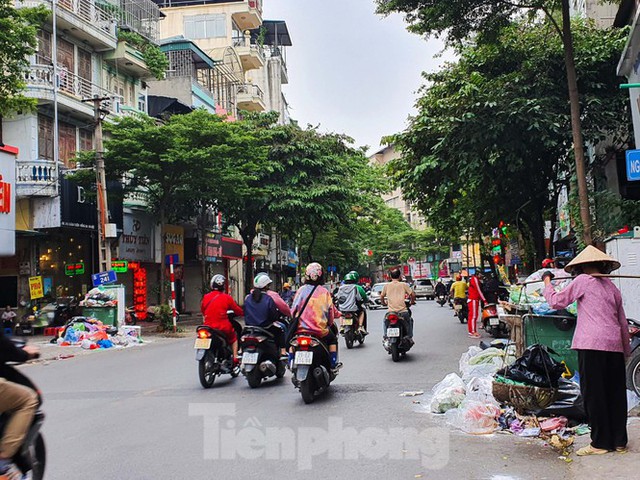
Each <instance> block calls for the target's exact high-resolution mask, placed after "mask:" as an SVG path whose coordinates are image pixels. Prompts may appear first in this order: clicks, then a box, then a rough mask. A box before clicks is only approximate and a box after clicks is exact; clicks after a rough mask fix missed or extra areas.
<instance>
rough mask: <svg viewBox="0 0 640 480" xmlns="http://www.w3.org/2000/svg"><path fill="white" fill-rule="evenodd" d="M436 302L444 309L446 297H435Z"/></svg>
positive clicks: (442, 295)
mask: <svg viewBox="0 0 640 480" xmlns="http://www.w3.org/2000/svg"><path fill="white" fill-rule="evenodd" d="M436 302H438V304H439V305H440V306H441V307H444V304H445V303H447V296H446V295H444V294H440V295H438V296H436Z"/></svg>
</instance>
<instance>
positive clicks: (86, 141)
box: [78, 128, 93, 152]
mask: <svg viewBox="0 0 640 480" xmlns="http://www.w3.org/2000/svg"><path fill="white" fill-rule="evenodd" d="M79 132H80V135H79V137H80V146H79V147H80V148H79V149H78V150H80V151H81V152H85V151H87V150H93V132H92V131H91V130H87V129H85V128H81V129H80V130H79Z"/></svg>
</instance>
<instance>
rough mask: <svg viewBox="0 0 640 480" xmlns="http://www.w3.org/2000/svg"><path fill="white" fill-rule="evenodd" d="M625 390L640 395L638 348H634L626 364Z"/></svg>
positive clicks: (639, 349)
mask: <svg viewBox="0 0 640 480" xmlns="http://www.w3.org/2000/svg"><path fill="white" fill-rule="evenodd" d="M627 388H628V389H629V390H633V391H634V392H636V395H640V348H636V349H635V350H634V351H633V353H632V354H631V358H630V359H629V363H627Z"/></svg>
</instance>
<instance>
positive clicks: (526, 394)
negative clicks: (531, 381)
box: [492, 381, 558, 413]
mask: <svg viewBox="0 0 640 480" xmlns="http://www.w3.org/2000/svg"><path fill="white" fill-rule="evenodd" d="M492 390H493V396H494V397H495V399H496V400H498V402H500V403H505V404H507V405H511V406H512V407H513V408H515V409H516V411H517V412H518V413H525V412H531V411H536V410H544V409H545V408H547V407H548V406H549V405H551V404H552V403H553V401H554V400H555V399H556V396H557V395H558V390H557V389H555V388H542V387H531V386H528V385H507V384H506V383H498V382H496V381H494V382H493V389H492Z"/></svg>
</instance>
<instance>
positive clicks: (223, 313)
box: [200, 275, 244, 363]
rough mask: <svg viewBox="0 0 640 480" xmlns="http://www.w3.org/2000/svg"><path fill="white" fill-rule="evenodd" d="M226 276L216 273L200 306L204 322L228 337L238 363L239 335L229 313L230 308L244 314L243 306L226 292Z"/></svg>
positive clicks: (237, 313) (239, 314) (238, 313)
mask: <svg viewBox="0 0 640 480" xmlns="http://www.w3.org/2000/svg"><path fill="white" fill-rule="evenodd" d="M226 281H227V280H226V278H224V276H223V275H214V276H213V278H212V279H211V290H212V291H211V292H209V293H207V294H206V295H205V296H204V298H203V299H202V304H201V306H200V308H201V310H202V315H204V324H205V325H206V326H208V327H211V328H214V329H216V330H219V331H221V332H223V333H224V334H225V336H226V337H227V343H228V344H229V345H231V348H232V349H233V359H234V362H235V363H238V362H239V360H238V335H237V333H236V329H235V328H234V326H233V324H232V323H231V321H230V320H229V316H228V315H227V311H228V310H233V312H234V313H235V314H236V315H238V316H242V315H244V312H243V311H242V308H241V307H239V306H238V304H237V303H236V302H235V300H234V299H233V297H232V296H231V295H228V294H226V293H224V287H225V283H226Z"/></svg>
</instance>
